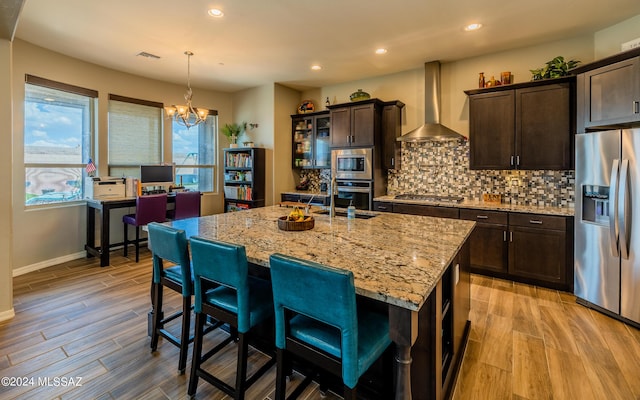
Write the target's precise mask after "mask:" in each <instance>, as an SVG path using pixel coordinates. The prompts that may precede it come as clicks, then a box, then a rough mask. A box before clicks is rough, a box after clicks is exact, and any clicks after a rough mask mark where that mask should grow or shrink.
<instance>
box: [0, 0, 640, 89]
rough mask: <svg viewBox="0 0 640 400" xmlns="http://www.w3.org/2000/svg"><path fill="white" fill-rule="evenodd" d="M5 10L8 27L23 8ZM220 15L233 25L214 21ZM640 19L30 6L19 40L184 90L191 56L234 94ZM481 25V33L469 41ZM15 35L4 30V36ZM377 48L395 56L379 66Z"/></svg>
mask: <svg viewBox="0 0 640 400" xmlns="http://www.w3.org/2000/svg"><path fill="white" fill-rule="evenodd" d="M2 3H3V7H5V5H6V8H4V9H3V8H0V12H2V13H3V14H7V15H9V14H11V12H12V10H13V13H14V14H16V15H17V12H19V8H20V7H21V6H22V4H21V3H22V1H21V0H2ZM12 6H13V7H12ZM212 7H217V8H219V9H221V10H223V11H224V13H225V15H224V17H222V18H214V17H211V16H209V15H208V14H207V10H208V9H209V8H212ZM16 10H17V11H16ZM638 14H640V1H638V0H608V1H601V0H564V1H557V0H537V1H526V2H525V1H504V0H500V1H498V0H484V1H482V2H477V1H476V0H448V1H445V0H400V1H397V2H392V1H383V0H347V1H345V0H322V1H310V0H306V1H305V0H278V1H265V0H242V1H237V0H236V1H232V0H189V1H175V0H173V1H169V0H109V1H87V0H55V1H51V0H25V1H24V6H23V8H22V12H21V13H20V17H19V20H18V25H17V29H16V30H15V37H16V38H19V39H22V40H25V41H27V42H30V43H33V44H36V45H38V46H42V47H45V48H47V49H51V50H53V51H56V52H59V53H62V54H65V55H68V56H71V57H75V58H78V59H82V60H85V61H88V62H91V63H95V64H99V65H102V66H105V67H109V68H113V69H116V70H120V71H125V72H128V73H132V74H137V75H143V76H146V77H149V78H154V79H160V80H164V81H169V82H174V83H178V84H180V83H182V84H186V79H187V72H186V70H187V56H185V55H184V52H185V51H187V50H190V51H192V52H193V53H194V56H193V57H192V59H191V83H192V85H193V86H195V87H201V88H208V89H215V90H221V91H225V92H234V91H237V90H242V89H245V88H249V87H254V86H259V85H264V84H269V83H273V82H278V83H281V84H283V85H286V86H289V87H293V88H296V89H305V88H310V87H322V86H326V85H331V84H336V83H340V82H347V81H352V80H357V79H362V78H368V77H372V76H378V75H385V74H390V73H394V72H399V71H405V70H409V69H414V68H420V67H422V65H423V64H424V63H425V62H426V61H433V60H440V61H441V62H450V61H454V60H458V59H464V58H468V57H473V56H478V55H481V54H486V53H494V52H498V51H502V50H508V49H513V48H517V47H522V46H530V45H535V44H539V43H545V42H550V41H554V40H558V39H561V38H569V37H574V36H578V35H584V34H589V33H593V32H596V31H598V30H600V29H603V28H605V27H608V26H611V25H614V24H616V23H618V22H620V21H623V20H625V19H628V18H631V17H633V16H636V15H638ZM7 21H9V22H7ZM472 22H480V23H482V24H483V25H484V27H483V28H482V29H481V30H479V31H476V32H465V31H464V30H463V27H464V26H465V25H467V24H469V23H472ZM10 23H11V19H10V18H8V17H7V18H4V16H3V18H1V19H0V35H5V36H4V37H7V35H6V34H5V32H10V31H11V26H10V25H8V24H10ZM3 28H4V29H3ZM378 47H384V48H387V49H388V52H387V54H385V55H376V54H374V50H375V49H376V48H378ZM140 52H147V53H151V54H154V55H157V56H159V57H160V58H159V59H153V58H145V57H141V56H137V54H138V53H140ZM312 64H318V65H321V66H322V69H321V70H320V71H312V70H311V69H310V66H311V65H312Z"/></svg>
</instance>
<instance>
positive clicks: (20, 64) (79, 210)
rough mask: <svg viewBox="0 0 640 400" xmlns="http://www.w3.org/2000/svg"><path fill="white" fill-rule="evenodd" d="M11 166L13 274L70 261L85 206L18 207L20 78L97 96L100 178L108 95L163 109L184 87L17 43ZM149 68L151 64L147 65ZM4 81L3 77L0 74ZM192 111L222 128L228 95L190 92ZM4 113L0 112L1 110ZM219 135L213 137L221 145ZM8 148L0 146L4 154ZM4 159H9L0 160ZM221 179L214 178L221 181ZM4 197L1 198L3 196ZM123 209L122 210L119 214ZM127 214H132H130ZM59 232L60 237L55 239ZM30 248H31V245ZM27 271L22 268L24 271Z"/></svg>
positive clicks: (215, 199) (217, 201)
mask: <svg viewBox="0 0 640 400" xmlns="http://www.w3.org/2000/svg"><path fill="white" fill-rule="evenodd" d="M13 47H14V48H13V56H14V57H13V59H14V60H13V69H14V74H13V97H12V99H13V106H14V113H13V129H14V133H13V146H12V147H13V155H12V157H13V160H14V163H13V165H14V166H15V167H14V168H12V181H13V183H12V189H13V195H12V203H13V224H12V229H13V235H14V241H13V259H12V262H11V264H12V266H13V269H20V268H23V269H24V267H28V266H34V265H35V266H38V265H40V263H42V262H48V261H49V260H57V261H64V260H65V257H76V256H77V255H78V254H82V251H83V248H84V244H85V226H86V225H85V213H86V210H85V206H84V205H72V206H69V205H67V206H61V207H54V208H46V209H38V210H26V209H25V206H24V169H23V168H22V165H23V163H24V162H23V159H24V156H23V155H24V150H23V148H24V141H23V120H24V113H23V104H24V75H25V74H31V75H36V76H40V77H43V78H47V79H51V80H54V81H59V82H63V83H68V84H71V85H76V86H81V87H86V88H88V89H94V90H97V91H98V92H99V99H98V115H97V119H98V135H97V142H96V149H97V153H98V155H97V157H96V162H97V167H98V171H99V174H100V175H106V174H107V156H108V154H107V146H108V136H107V111H108V95H109V93H114V94H118V95H122V96H127V97H133V98H139V99H144V100H151V101H157V102H161V103H165V104H177V103H181V102H184V97H183V96H184V92H185V91H186V86H183V85H176V84H170V83H165V82H160V81H155V80H151V79H146V78H142V77H139V76H135V75H130V74H125V73H122V72H118V71H115V70H111V69H108V68H103V67H100V66H97V65H94V64H90V63H86V62H83V61H81V60H78V59H74V58H70V57H67V56H64V55H61V54H59V53H55V52H51V51H49V50H46V49H43V48H41V47H37V46H34V45H32V44H30V43H27V42H23V41H19V40H18V41H15V42H14V44H13ZM132 62H149V63H152V62H153V61H151V60H147V59H145V60H135V61H132ZM150 68H151V65H150ZM2 76H5V75H2ZM193 90H194V94H195V96H194V98H196V99H197V101H196V104H195V105H196V106H200V107H206V108H210V109H215V110H218V112H219V115H220V123H221V124H224V123H225V121H228V120H229V116H231V115H232V101H231V95H229V94H225V93H220V92H214V91H207V90H200V89H198V88H195V87H194V88H193ZM3 109H4V108H3ZM5 120H6V119H3V121H5ZM170 130H171V128H170V124H165V138H166V139H167V141H166V143H167V144H168V146H167V147H166V148H165V151H164V153H165V160H167V161H170V160H171V158H170V155H171V145H170V143H171V141H170V137H171V133H170ZM225 140H226V138H224V136H221V137H219V142H220V143H225ZM7 147H8V146H2V148H3V149H6V148H7ZM2 159H10V157H6V158H5V157H2ZM221 177H222V174H221V173H219V174H218V179H221ZM3 194H4V193H3ZM202 210H203V214H209V213H213V212H217V211H220V210H222V195H221V193H213V194H209V195H206V196H204V197H203V204H202ZM125 211H127V210H123V211H122V213H124V212H125ZM131 211H132V210H131ZM122 213H120V214H118V215H114V216H113V218H112V221H111V227H112V229H111V234H112V238H113V239H112V240H113V241H114V242H115V241H118V240H120V238H121V237H122V223H121V220H120V219H119V218H118V216H119V215H121V214H122ZM61 232H64V234H60V233H61ZM34 243H35V244H37V246H34ZM27 269H28V268H27Z"/></svg>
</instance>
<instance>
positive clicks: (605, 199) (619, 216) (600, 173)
mask: <svg viewBox="0 0 640 400" xmlns="http://www.w3.org/2000/svg"><path fill="white" fill-rule="evenodd" d="M639 157H640V128H636V129H621V130H610V131H602V132H592V133H585V134H578V135H576V185H575V190H576V206H575V207H576V209H575V271H574V272H575V275H574V276H575V278H574V279H575V280H574V292H575V295H576V296H577V297H578V302H580V303H582V304H586V305H588V306H592V307H594V308H596V309H598V308H600V309H601V311H605V312H609V313H611V314H614V315H616V316H618V317H620V318H621V319H623V320H627V321H632V322H634V323H635V324H640V254H639V252H640V170H639V168H640V164H639V163H640V160H638V158H639Z"/></svg>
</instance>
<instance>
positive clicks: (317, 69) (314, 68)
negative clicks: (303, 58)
mask: <svg viewBox="0 0 640 400" xmlns="http://www.w3.org/2000/svg"><path fill="white" fill-rule="evenodd" d="M311 69H312V70H314V71H320V70H321V69H322V67H321V66H319V65H312V66H311Z"/></svg>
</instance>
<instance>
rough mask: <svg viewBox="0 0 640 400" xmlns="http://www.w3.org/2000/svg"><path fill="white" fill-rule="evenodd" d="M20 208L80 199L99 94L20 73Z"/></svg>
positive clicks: (90, 148)
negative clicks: (22, 192) (22, 80)
mask: <svg viewBox="0 0 640 400" xmlns="http://www.w3.org/2000/svg"><path fill="white" fill-rule="evenodd" d="M24 92H25V96H24V169H25V185H24V187H25V205H26V206H38V205H48V204H59V203H67V202H72V201H77V200H81V199H83V198H84V192H83V189H84V180H85V179H87V173H86V171H85V167H86V165H87V163H88V162H89V160H90V159H91V158H92V138H93V136H94V130H93V129H94V125H95V124H94V115H95V105H96V103H97V97H98V92H97V91H95V90H91V89H86V88H82V87H78V86H73V85H69V84H66V83H61V82H56V81H51V80H49V79H45V78H40V77H37V76H33V75H25V90H24Z"/></svg>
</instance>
